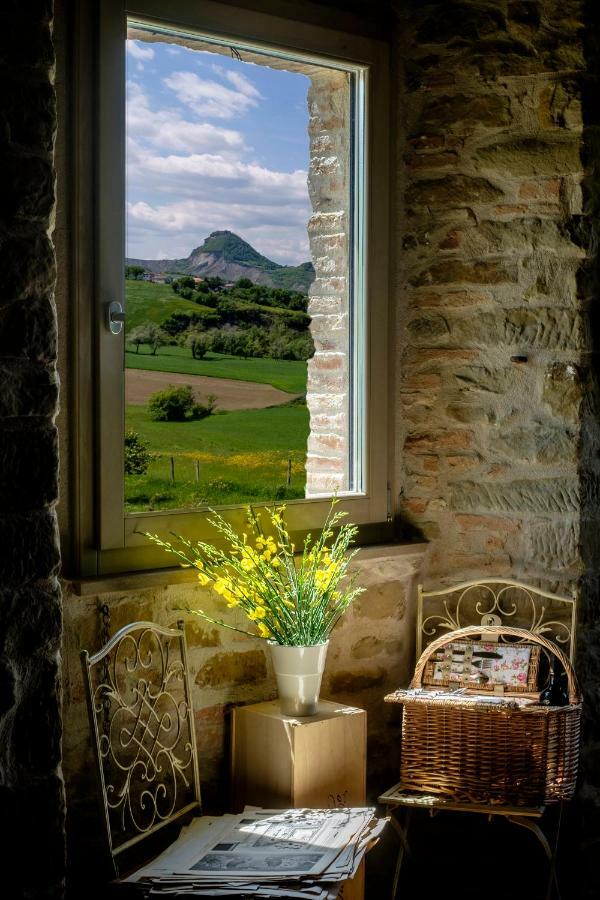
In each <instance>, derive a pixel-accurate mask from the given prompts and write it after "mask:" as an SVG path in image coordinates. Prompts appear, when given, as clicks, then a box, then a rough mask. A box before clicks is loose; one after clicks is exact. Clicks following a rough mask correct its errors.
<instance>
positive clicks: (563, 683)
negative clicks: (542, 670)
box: [540, 663, 569, 706]
mask: <svg viewBox="0 0 600 900" xmlns="http://www.w3.org/2000/svg"><path fill="white" fill-rule="evenodd" d="M540 704H541V705H542V706H568V704H569V694H568V690H567V676H566V673H565V672H564V671H560V672H558V673H557V672H555V670H554V664H553V663H551V664H550V672H549V673H548V681H547V683H546V687H545V688H544V690H543V691H542V692H541V694H540Z"/></svg>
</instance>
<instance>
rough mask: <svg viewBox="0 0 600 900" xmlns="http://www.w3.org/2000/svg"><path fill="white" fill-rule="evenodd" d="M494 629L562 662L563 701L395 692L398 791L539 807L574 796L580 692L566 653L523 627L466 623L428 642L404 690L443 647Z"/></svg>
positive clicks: (417, 679) (417, 685)
mask: <svg viewBox="0 0 600 900" xmlns="http://www.w3.org/2000/svg"><path fill="white" fill-rule="evenodd" d="M482 632H485V633H486V634H494V635H498V636H499V637H500V636H501V637H516V638H521V639H522V640H524V641H527V642H531V643H536V644H539V645H540V646H542V647H544V648H545V649H546V650H547V651H549V652H550V653H552V654H553V655H554V656H555V657H556V658H557V659H558V660H559V661H560V663H561V664H562V665H563V666H564V669H565V672H566V674H567V679H568V686H569V704H568V705H567V706H535V705H531V706H525V707H522V708H511V704H507V705H492V704H491V703H490V702H489V698H481V701H479V700H478V701H477V702H476V703H473V702H472V701H471V702H466V701H465V700H461V699H460V697H456V698H454V697H452V696H451V695H449V696H447V697H441V698H435V697H431V696H429V698H428V697H427V694H426V693H424V695H423V696H422V697H420V696H419V695H418V694H417V695H414V694H412V695H411V694H406V692H403V691H397V692H396V693H394V694H390V695H388V696H387V697H386V698H385V699H386V701H388V702H392V703H402V704H403V705H404V715H403V723H402V758H401V767H400V779H401V781H400V783H401V786H402V788H403V789H404V790H411V791H420V792H427V793H431V794H439V795H442V796H444V797H446V798H448V799H453V800H456V801H460V802H466V803H478V804H482V803H483V804H501V805H506V806H540V805H543V804H546V803H556V802H558V801H560V800H568V799H570V798H571V797H572V796H573V792H574V790H575V781H576V777H577V763H578V757H579V731H580V718H581V697H580V694H579V689H578V686H577V681H576V678H575V673H574V671H573V667H572V665H571V663H570V662H569V660H568V659H567V657H566V656H565V655H564V653H563V652H562V651H561V650H560V649H559V648H558V647H557V646H556V644H554V643H552V641H549V640H547V639H546V638H544V637H541V636H540V635H537V634H533V633H532V632H529V631H525V630H524V629H521V628H509V627H501V626H494V627H485V628H481V627H480V626H471V627H468V628H461V629H459V630H457V631H453V632H451V633H449V634H447V635H444V636H443V637H441V638H439V639H438V640H436V641H433V642H432V643H431V644H430V645H429V646H428V647H427V649H426V650H425V651H424V653H423V654H422V655H421V657H420V659H419V661H418V662H417V666H416V669H415V674H414V677H413V680H412V682H411V685H410V687H411V688H412V689H414V688H420V687H421V686H422V679H423V671H424V669H425V665H426V663H427V661H428V660H429V658H430V657H431V656H432V655H433V654H434V653H436V652H437V651H438V650H439V649H440V648H441V647H444V646H445V645H446V644H448V643H450V642H452V641H456V640H460V639H463V638H471V637H474V636H475V635H480V634H482Z"/></svg>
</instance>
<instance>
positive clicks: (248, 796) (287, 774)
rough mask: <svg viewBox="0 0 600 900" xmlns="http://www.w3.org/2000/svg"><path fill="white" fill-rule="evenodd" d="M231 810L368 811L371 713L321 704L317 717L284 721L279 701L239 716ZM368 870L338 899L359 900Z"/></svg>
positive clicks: (238, 709)
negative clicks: (364, 808)
mask: <svg viewBox="0 0 600 900" xmlns="http://www.w3.org/2000/svg"><path fill="white" fill-rule="evenodd" d="M232 731H233V735H232V758H231V775H232V778H231V782H232V791H233V796H232V802H233V809H234V810H235V811H236V812H238V811H240V810H242V809H243V807H244V806H245V805H246V804H250V805H252V806H264V807H266V808H274V809H281V808H286V807H304V806H308V807H327V808H333V807H340V806H364V805H365V802H366V742H367V714H366V712H365V710H364V709H356V708H355V707H352V706H344V705H343V704H341V703H332V702H331V701H328V700H322V701H321V702H320V703H319V711H318V713H317V715H315V716H309V717H307V718H303V719H296V718H294V717H292V716H284V715H282V714H281V712H280V710H279V701H277V700H273V701H269V702H267V703H256V704H253V705H252V706H239V707H236V708H235V709H234V711H233V729H232ZM363 895H364V872H363V866H361V867H360V869H359V871H358V872H357V874H356V877H355V878H353V879H352V881H349V882H347V883H346V884H345V885H344V890H343V893H340V897H343V898H344V900H361V898H362V897H363Z"/></svg>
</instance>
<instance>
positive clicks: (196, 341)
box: [185, 331, 212, 359]
mask: <svg viewBox="0 0 600 900" xmlns="http://www.w3.org/2000/svg"><path fill="white" fill-rule="evenodd" d="M211 343H212V341H211V338H210V335H208V334H207V333H206V332H205V331H189V332H188V334H187V337H186V339H185V346H186V347H187V348H188V349H189V350H191V351H192V356H193V358H194V359H204V357H205V356H206V354H207V352H208V351H209V350H210V348H211Z"/></svg>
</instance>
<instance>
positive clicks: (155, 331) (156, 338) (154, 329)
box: [143, 322, 167, 356]
mask: <svg viewBox="0 0 600 900" xmlns="http://www.w3.org/2000/svg"><path fill="white" fill-rule="evenodd" d="M144 328H145V331H144V334H145V339H144V341H143V343H144V344H148V345H149V346H150V349H151V350H152V356H156V351H157V350H158V348H159V347H162V346H163V344H166V343H167V336H166V334H165V333H164V331H163V330H162V328H159V327H158V325H155V324H154V323H153V322H149V323H148V324H147V325H145V326H144Z"/></svg>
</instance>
